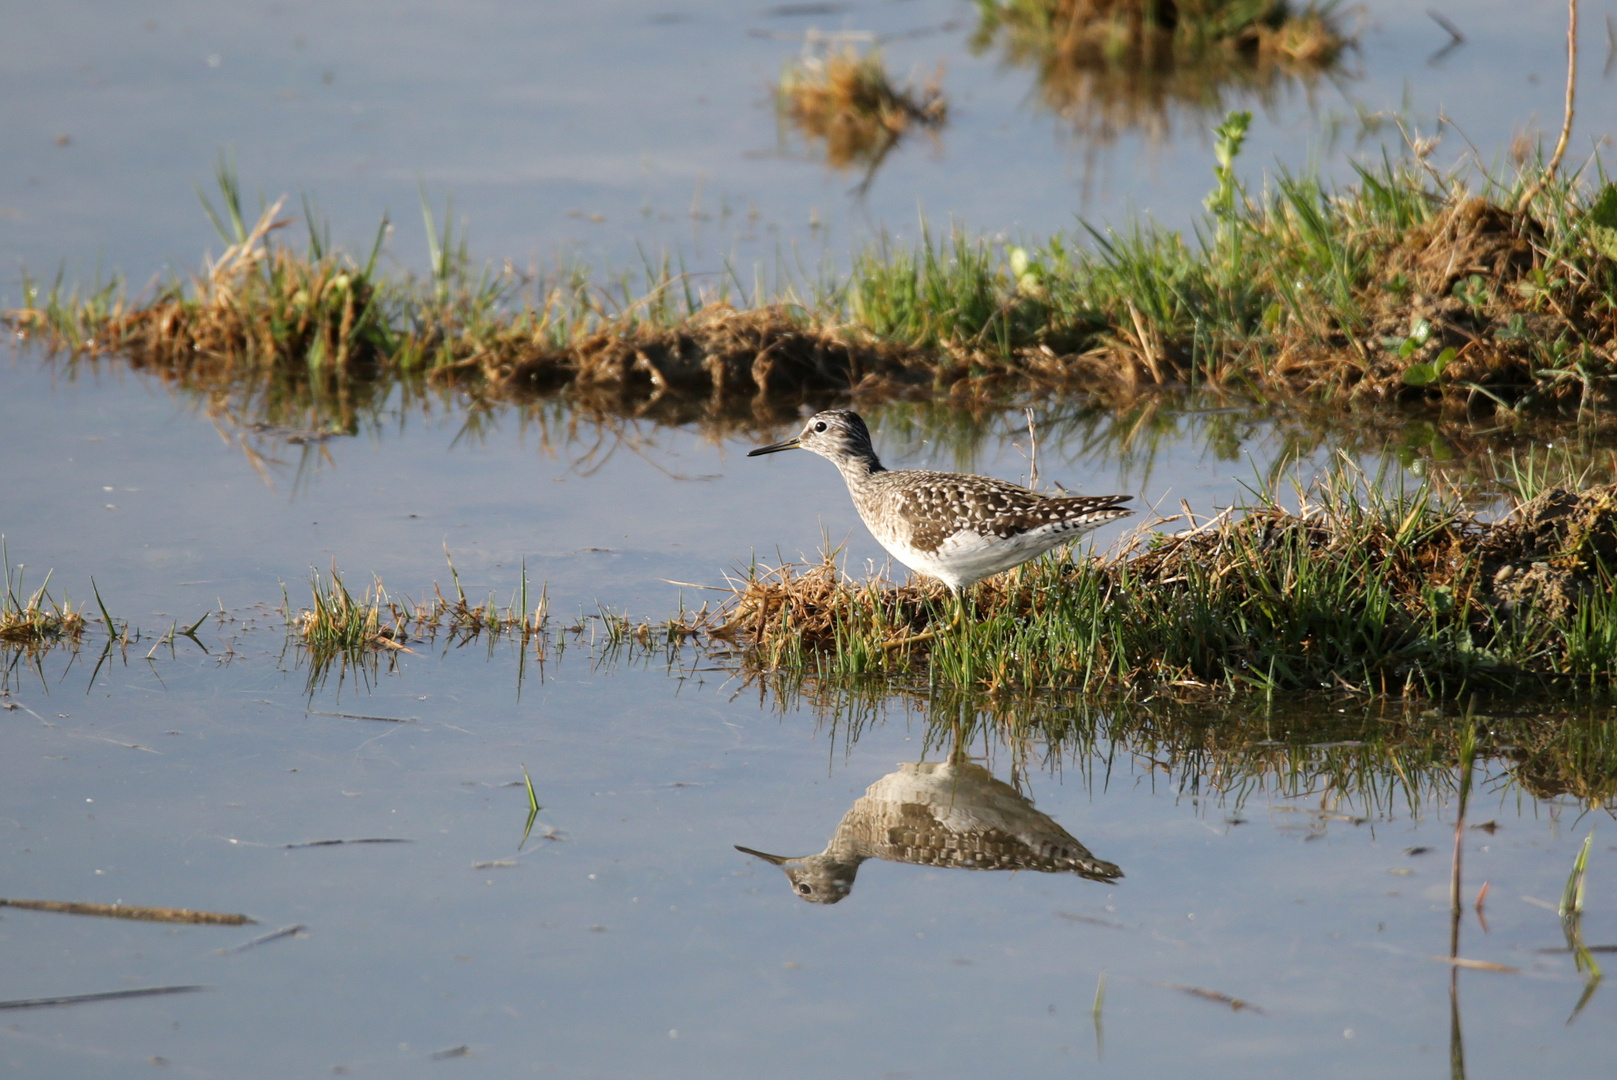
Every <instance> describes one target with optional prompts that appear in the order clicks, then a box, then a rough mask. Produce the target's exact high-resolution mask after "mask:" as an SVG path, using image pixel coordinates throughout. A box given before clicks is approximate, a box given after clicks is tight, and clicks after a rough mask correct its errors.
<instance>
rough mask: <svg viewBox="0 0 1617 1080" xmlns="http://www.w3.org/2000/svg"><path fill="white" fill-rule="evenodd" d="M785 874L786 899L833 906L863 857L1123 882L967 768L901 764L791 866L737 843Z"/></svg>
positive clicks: (975, 768) (1014, 795) (981, 772)
mask: <svg viewBox="0 0 1617 1080" xmlns="http://www.w3.org/2000/svg"><path fill="white" fill-rule="evenodd" d="M736 850H737V851H742V852H745V853H747V854H748V855H756V856H758V858H760V859H764V860H766V861H768V862H771V863H774V864H775V865H776V866H778V867H780V868H781V869H782V870H784V871H786V877H787V879H788V880H789V881H791V883H792V891H793V892H795V893H797V895H798V896H801V897H802V898H803V899H804V900H807V901H809V902H810V903H812V904H835V903H836V902H837V901H839V900H841V899H843V898H844V897H846V896H847V895H848V893H849V892H851V891H852V890H853V879H854V876H855V875H856V874H858V873H859V864H860V863H862V862H864V861H865V860H866V859H886V860H888V861H889V862H900V863H916V864H919V865H921V866H936V867H948V868H956V869H962V870H1037V871H1040V872H1042V873H1046V874H1059V873H1073V874H1077V875H1078V876H1079V877H1084V878H1089V879H1091V880H1092V881H1105V882H1114V881H1116V880H1117V879H1118V878H1120V877H1122V876H1123V871H1122V870H1119V869H1118V868H1117V866H1116V865H1115V864H1113V863H1109V862H1107V861H1106V860H1104V859H1097V858H1096V857H1095V856H1094V855H1092V854H1090V851H1089V849H1088V848H1086V847H1084V845H1083V844H1081V843H1079V842H1078V841H1077V840H1076V839H1075V838H1074V837H1073V836H1072V834H1071V833H1069V832H1067V830H1066V829H1063V828H1062V827H1061V826H1060V825H1059V824H1057V823H1056V822H1055V821H1054V820H1052V819H1051V818H1049V817H1047V816H1046V815H1045V814H1043V813H1041V812H1039V811H1038V810H1036V809H1034V807H1033V803H1032V801H1031V800H1030V799H1028V798H1027V797H1026V796H1024V795H1023V794H1022V793H1021V792H1019V791H1017V790H1016V789H1015V788H1013V787H1011V785H1009V784H1007V783H1005V782H1004V781H1002V780H996V779H995V778H994V776H993V774H992V773H990V772H989V771H988V770H987V769H985V768H983V767H982V766H981V765H977V764H975V763H973V762H970V761H964V760H959V761H957V760H953V759H951V760H950V761H947V762H937V761H934V762H922V763H912V764H904V765H900V766H899V767H898V771H897V772H895V773H892V774H890V775H888V776H884V777H882V778H881V779H880V780H878V781H876V782H875V783H874V784H871V785H870V788H869V790H867V791H866V792H865V794H864V797H863V798H861V799H859V800H858V801H857V802H855V803H854V804H853V806H852V807H851V808H850V809H849V810H848V812H847V813H846V814H844V815H843V816H842V821H841V823H839V824H838V825H837V831H836V834H835V835H834V836H832V837H831V840H830V842H829V843H828V844H826V845H825V850H824V851H822V852H820V853H819V854H818V855H805V856H802V857H799V858H789V857H787V856H784V855H770V854H767V853H766V852H762V851H756V850H754V849H752V848H749V847H742V846H741V845H740V844H737V845H736Z"/></svg>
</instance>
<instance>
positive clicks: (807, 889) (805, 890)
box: [797, 425, 823, 896]
mask: <svg viewBox="0 0 1617 1080" xmlns="http://www.w3.org/2000/svg"><path fill="white" fill-rule="evenodd" d="M822 426H823V425H822ZM797 891H798V892H800V893H802V894H803V895H804V896H807V895H808V894H809V893H811V892H813V891H814V886H812V885H810V884H809V883H808V882H806V881H805V882H803V883H802V884H800V885H798V886H797Z"/></svg>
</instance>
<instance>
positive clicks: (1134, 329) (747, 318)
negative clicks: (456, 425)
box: [5, 114, 1617, 423]
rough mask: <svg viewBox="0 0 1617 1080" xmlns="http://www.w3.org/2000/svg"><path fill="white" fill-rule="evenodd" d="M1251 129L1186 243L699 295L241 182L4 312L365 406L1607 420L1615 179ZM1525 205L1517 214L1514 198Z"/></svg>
mask: <svg viewBox="0 0 1617 1080" xmlns="http://www.w3.org/2000/svg"><path fill="white" fill-rule="evenodd" d="M1245 125H1246V118H1245V117H1244V116H1243V115H1241V114H1232V115H1231V116H1230V117H1229V118H1228V119H1227V120H1226V122H1225V123H1224V124H1223V125H1222V126H1221V127H1220V128H1219V130H1218V137H1217V146H1216V149H1217V160H1218V165H1217V168H1216V170H1215V172H1216V179H1217V184H1216V187H1215V189H1214V190H1213V192H1212V193H1211V194H1210V195H1209V197H1208V200H1207V205H1208V207H1209V209H1208V210H1207V212H1206V214H1205V216H1204V217H1203V219H1202V220H1201V221H1200V222H1199V223H1198V224H1197V225H1196V227H1195V228H1194V229H1193V230H1191V232H1190V233H1189V234H1185V233H1180V232H1177V231H1170V230H1166V229H1163V228H1160V227H1157V226H1155V225H1152V224H1150V223H1149V222H1148V221H1146V220H1144V219H1141V220H1137V221H1135V222H1133V223H1131V224H1129V225H1127V226H1125V227H1123V228H1121V229H1119V230H1115V231H1110V232H1105V233H1103V232H1100V231H1097V230H1093V229H1091V230H1089V231H1088V232H1087V233H1086V234H1085V235H1082V236H1071V235H1057V236H1053V237H1050V238H1049V239H1047V240H1045V241H1043V242H1042V243H1027V244H1014V243H1013V244H1004V245H996V244H993V243H990V242H988V241H986V240H982V239H976V238H973V237H971V236H969V235H968V234H966V233H965V232H963V231H958V230H957V231H955V232H954V233H952V234H950V235H948V236H935V235H933V234H932V233H931V232H929V231H927V230H925V229H923V235H922V239H921V241H920V242H919V244H918V245H916V246H913V247H899V246H897V245H882V246H880V247H877V248H874V249H871V250H869V251H867V252H865V253H864V254H863V255H861V256H859V257H858V258H857V259H855V261H854V263H853V265H852V267H851V268H850V270H849V271H848V272H847V273H846V275H844V276H842V277H839V278H825V279H822V280H819V281H813V282H796V283H793V282H788V281H781V282H777V284H775V285H774V286H766V285H764V284H761V283H760V284H758V285H756V286H754V287H753V288H752V289H751V290H750V291H749V290H748V289H746V288H744V287H742V286H740V284H739V282H738V281H737V280H732V281H731V282H728V283H726V284H721V285H719V286H716V287H712V288H699V287H698V286H697V285H696V283H695V282H694V281H693V280H692V279H691V278H690V277H688V276H687V275H685V274H683V273H682V272H680V270H679V269H678V268H677V267H675V266H674V265H672V264H671V263H670V262H668V261H666V260H665V261H664V262H663V263H662V264H660V265H650V264H648V265H647V266H646V267H645V269H644V272H643V274H642V275H640V276H639V277H638V279H634V278H631V276H627V275H626V276H622V277H619V278H618V279H616V280H615V281H611V282H601V281H598V280H595V279H593V278H592V277H591V276H590V275H589V274H588V273H587V272H586V271H584V270H583V269H582V268H575V269H573V270H570V271H567V272H565V273H562V274H560V275H558V276H553V277H551V278H548V279H543V280H536V279H532V278H530V277H528V276H526V275H522V274H518V273H516V272H515V271H514V270H511V269H510V268H509V267H508V268H507V269H506V270H505V271H498V272H497V271H494V270H490V269H484V270H481V271H479V270H477V269H476V268H474V267H472V266H471V265H470V264H469V260H468V258H467V256H466V249H465V245H464V241H463V240H462V239H461V238H458V237H456V236H455V235H453V233H452V232H451V231H450V230H449V229H448V227H447V226H446V227H445V228H444V229H442V230H437V231H434V229H433V228H432V222H433V217H432V214H431V213H430V212H428V213H427V218H428V224H429V233H431V234H432V236H433V244H432V251H431V253H430V254H431V265H432V274H431V277H430V278H429V279H425V280H423V279H416V278H402V279H401V278H390V277H387V276H386V275H384V274H383V273H382V271H381V270H380V269H379V254H380V251H381V246H382V243H383V240H384V237H385V232H386V223H385V222H384V223H383V229H382V230H379V232H378V235H377V242H376V246H375V248H373V250H372V251H371V252H370V253H369V254H368V256H367V257H366V258H365V259H364V260H363V261H361V260H357V259H354V258H351V257H349V256H348V255H346V254H344V253H342V252H340V251H336V250H334V249H332V248H331V247H330V245H329V242H328V240H327V239H326V231H325V227H324V226H323V225H322V224H321V223H320V222H318V221H317V220H314V219H313V216H312V213H311V212H310V211H309V210H308V209H307V208H305V212H304V215H303V216H304V218H305V223H306V224H307V225H308V240H307V243H306V244H305V245H303V246H302V247H301V248H298V247H294V246H293V245H291V244H288V243H283V242H280V241H279V240H277V234H278V233H279V231H280V230H281V229H282V228H283V227H284V226H286V225H288V224H289V223H290V222H291V220H292V219H291V217H283V216H282V214H281V211H282V209H283V208H284V202H283V203H277V204H275V205H274V206H272V207H269V208H268V209H267V210H266V211H265V212H264V213H263V214H262V215H261V216H260V217H259V218H258V219H257V221H256V223H254V222H253V219H252V218H251V217H250V216H244V211H243V208H242V205H241V198H240V193H239V190H238V187H237V185H236V182H235V180H234V178H233V177H232V176H231V175H230V174H229V172H228V171H227V170H221V176H220V183H221V191H222V201H221V206H220V207H218V208H213V207H210V213H212V214H213V216H214V217H215V219H216V220H217V221H218V223H219V224H220V226H221V232H222V234H223V235H224V236H225V238H226V239H227V241H228V242H229V244H230V246H229V247H228V249H227V250H226V251H225V253H224V254H223V255H222V256H221V257H220V258H219V259H217V260H216V261H212V262H210V263H208V265H207V266H206V267H205V268H204V269H203V271H201V272H200V273H198V274H197V275H195V276H194V277H192V278H190V279H188V280H171V281H168V282H167V283H164V284H162V285H160V286H158V287H157V288H156V289H155V290H154V291H153V292H152V293H151V294H150V295H148V296H143V297H138V298H134V297H130V296H128V295H127V293H126V292H125V290H124V288H123V286H122V284H121V283H119V282H113V283H111V284H109V285H106V286H104V287H101V288H97V289H91V290H88V291H86V290H73V289H70V288H67V287H65V286H64V285H63V284H62V283H61V282H58V283H56V285H55V286H54V287H50V288H47V287H44V286H42V285H40V284H39V283H37V282H36V283H29V285H28V286H27V290H26V294H25V302H24V305H23V306H22V307H21V308H20V309H17V310H13V311H10V312H8V313H7V314H6V316H5V318H6V321H7V324H8V325H9V326H11V327H12V328H14V329H15V330H16V331H17V332H19V333H20V334H22V335H24V336H27V337H32V338H34V339H37V340H40V341H42V342H43V343H45V344H46V345H47V346H48V347H49V348H52V349H55V350H58V351H60V352H63V353H69V354H77V355H84V354H99V355H111V356H117V357H121V358H124V359H126V360H127V362H128V363H129V364H131V365H132V366H134V367H136V368H139V369H142V370H148V371H155V372H157V373H159V374H162V375H163V376H164V377H168V378H177V379H182V380H185V381H187V382H190V383H193V384H209V385H214V386H217V387H219V388H221V391H223V390H224V389H225V388H230V387H239V386H240V385H241V382H242V380H243V379H244V378H245V379H256V380H259V381H260V382H262V383H263V384H265V385H266V386H269V387H272V388H273V389H272V390H271V391H266V392H272V393H275V394H279V395H288V394H291V395H296V394H305V395H309V394H312V395H315V396H323V397H327V398H333V399H345V398H355V397H361V398H362V397H364V396H366V395H367V394H369V393H372V392H373V391H371V390H369V389H368V387H371V386H373V385H374V384H375V383H376V382H377V380H378V379H396V378H400V377H404V378H410V379H425V380H431V381H436V382H441V383H445V384H448V385H452V386H455V387H458V388H460V389H461V390H462V391H463V392H465V393H468V394H470V395H472V396H474V397H476V398H479V399H503V400H520V399H524V398H531V397H532V396H534V395H536V394H545V393H552V392H555V391H556V390H557V389H558V388H566V389H567V390H568V391H569V392H570V393H575V394H577V395H579V396H580V397H581V399H583V400H584V401H585V402H586V403H588V404H590V405H592V406H594V407H598V408H606V409H609V410H611V411H615V412H619V413H621V414H635V415H643V414H646V413H647V412H651V413H655V412H656V411H657V410H658V409H659V408H667V407H668V406H669V403H671V402H687V403H689V402H701V403H705V407H706V408H707V409H708V410H709V411H712V412H719V413H722V412H726V411H728V412H730V413H735V412H737V411H747V412H751V413H752V414H754V415H761V416H764V417H777V418H778V417H783V416H786V415H789V414H790V413H792V412H793V411H794V410H795V409H796V407H797V406H798V405H799V404H801V403H802V402H804V401H806V400H810V399H813V400H818V401H823V400H825V399H826V398H827V397H837V396H843V397H846V396H850V395H851V396H856V397H858V398H860V399H861V400H865V401H870V400H879V399H880V398H882V397H891V396H895V395H905V396H916V395H920V396H928V395H940V394H941V395H945V396H947V397H948V398H950V399H951V400H954V401H957V402H982V401H986V400H1004V399H1006V398H1016V399H1020V400H1030V399H1036V398H1039V397H1048V396H1052V395H1061V394H1070V393H1080V392H1082V393H1087V394H1091V395H1096V396H1100V397H1102V398H1105V399H1107V400H1113V401H1116V400H1126V399H1128V398H1130V397H1132V396H1135V395H1138V394H1140V393H1142V392H1145V391H1148V390H1156V389H1159V388H1168V387H1178V388H1199V389H1205V390H1210V391H1213V392H1220V393H1225V394H1229V395H1233V396H1238V397H1243V398H1246V399H1249V400H1250V399H1267V400H1278V401H1289V402H1297V403H1306V404H1310V405H1313V406H1322V405H1323V406H1329V407H1332V408H1339V409H1341V408H1345V409H1357V410H1360V411H1363V412H1367V413H1370V412H1385V411H1387V410H1390V409H1394V408H1396V409H1401V410H1407V409H1415V410H1417V411H1424V412H1426V413H1429V414H1431V415H1432V416H1433V417H1435V418H1437V419H1439V420H1440V421H1441V420H1448V421H1454V420H1460V419H1471V420H1474V419H1476V418H1478V417H1485V418H1490V419H1492V418H1504V419H1506V420H1512V421H1514V420H1518V419H1520V418H1522V417H1524V416H1549V417H1555V418H1561V419H1576V420H1578V421H1579V422H1585V423H1586V422H1588V421H1589V420H1591V419H1592V418H1599V417H1600V416H1601V415H1602V410H1604V409H1605V408H1606V407H1607V406H1608V405H1609V404H1610V402H1611V400H1612V396H1613V387H1614V385H1617V381H1614V380H1617V361H1614V360H1613V356H1614V355H1617V260H1614V256H1617V185H1611V184H1606V185H1602V186H1595V185H1590V184H1585V183H1581V182H1578V181H1576V180H1567V179H1565V178H1562V177H1557V176H1552V175H1549V174H1547V173H1546V172H1545V171H1544V170H1543V169H1542V168H1538V167H1533V168H1526V169H1523V170H1522V171H1521V172H1519V173H1518V174H1516V175H1514V176H1512V177H1509V178H1503V179H1490V178H1487V177H1480V178H1479V177H1478V176H1477V175H1476V174H1466V176H1469V179H1467V178H1466V177H1464V176H1461V175H1458V174H1456V175H1450V176H1442V175H1438V174H1437V173H1436V172H1435V171H1434V170H1432V169H1431V168H1430V167H1429V165H1428V164H1427V162H1426V161H1425V160H1424V159H1422V158H1420V157H1414V158H1411V159H1408V160H1403V161H1383V162H1381V163H1379V164H1376V165H1373V166H1364V167H1361V168H1360V170H1359V182H1358V183H1357V184H1355V185H1353V186H1350V187H1348V188H1346V189H1343V190H1330V189H1327V188H1326V187H1324V186H1323V185H1322V184H1321V183H1319V182H1318V181H1316V180H1314V179H1311V178H1309V177H1306V176H1291V175H1285V174H1282V175H1280V176H1277V177H1272V178H1270V179H1268V180H1267V181H1266V182H1265V185H1264V188H1263V190H1262V191H1259V192H1252V191H1249V190H1248V189H1247V188H1246V187H1245V186H1244V185H1243V184H1242V183H1241V181H1240V180H1239V179H1238V177H1237V175H1236V172H1235V160H1236V157H1237V154H1238V153H1239V150H1240V145H1241V142H1242V140H1243V138H1244V134H1245ZM1518 207H1520V208H1519V209H1518Z"/></svg>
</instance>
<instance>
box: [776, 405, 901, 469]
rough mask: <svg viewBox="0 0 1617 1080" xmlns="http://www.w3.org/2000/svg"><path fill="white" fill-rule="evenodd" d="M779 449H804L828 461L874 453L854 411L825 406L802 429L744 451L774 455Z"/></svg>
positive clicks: (864, 456)
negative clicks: (754, 448) (791, 435)
mask: <svg viewBox="0 0 1617 1080" xmlns="http://www.w3.org/2000/svg"><path fill="white" fill-rule="evenodd" d="M782 450H808V451H811V452H813V453H816V454H819V455H820V456H821V457H823V458H828V459H829V460H831V461H843V460H848V459H852V458H861V457H863V458H870V459H874V458H875V456H876V452H875V450H874V448H872V446H871V445H870V429H869V428H867V427H865V422H864V420H863V419H861V418H860V416H859V414H858V413H856V412H850V411H848V410H847V409H827V410H826V411H825V412H819V413H815V414H814V415H813V416H811V417H809V418H808V421H807V422H806V423H805V424H804V425H803V430H802V431H800V432H798V433H797V434H796V435H794V436H793V437H791V438H790V439H787V440H786V441H785V442H778V443H775V444H774V445H772V446H760V447H759V448H758V449H756V450H753V451H751V452H750V453H748V454H747V456H748V457H757V456H759V455H760V454H777V453H779V452H780V451H782Z"/></svg>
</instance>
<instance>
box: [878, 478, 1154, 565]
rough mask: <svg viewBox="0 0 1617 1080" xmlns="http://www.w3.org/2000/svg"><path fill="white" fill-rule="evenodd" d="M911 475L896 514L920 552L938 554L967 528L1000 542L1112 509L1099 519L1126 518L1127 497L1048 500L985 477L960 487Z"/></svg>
mask: <svg viewBox="0 0 1617 1080" xmlns="http://www.w3.org/2000/svg"><path fill="white" fill-rule="evenodd" d="M911 475H912V476H914V477H915V480H914V482H912V483H910V484H907V485H906V486H905V488H904V489H903V497H902V498H901V499H900V500H899V502H898V505H897V514H898V517H899V518H900V519H901V520H903V521H905V522H907V523H908V524H909V526H910V544H911V546H912V547H914V548H915V549H916V550H918V551H924V552H934V551H937V550H938V548H939V547H940V546H941V545H942V544H943V542H944V541H945V540H947V539H949V537H951V536H954V535H955V534H957V533H959V532H962V531H963V530H966V529H970V530H972V531H974V532H977V533H979V534H981V535H983V536H988V535H993V536H998V537H1000V538H1001V539H1004V538H1006V537H1010V536H1015V535H1017V534H1019V533H1025V532H1030V531H1032V530H1033V529H1036V528H1038V527H1039V526H1041V525H1048V524H1050V523H1052V522H1057V521H1066V520H1069V519H1073V518H1079V517H1082V516H1083V515H1085V514H1089V513H1097V514H1099V513H1104V512H1105V511H1107V510H1115V513H1112V514H1107V515H1106V516H1104V517H1102V518H1101V519H1100V521H1110V520H1111V519H1112V518H1116V517H1122V516H1124V515H1125V514H1127V513H1129V511H1127V510H1123V509H1120V508H1118V506H1117V504H1118V503H1122V502H1127V501H1128V500H1129V499H1130V498H1132V496H1129V495H1072V496H1063V497H1060V498H1050V497H1047V496H1044V495H1040V494H1038V493H1037V492H1034V491H1029V490H1028V489H1027V488H1024V487H1020V486H1018V485H1016V484H1012V483H1008V482H1006V481H1004V480H994V479H992V478H990V477H986V476H973V477H968V478H966V479H967V480H969V483H965V482H962V478H960V477H958V476H952V475H950V474H948V473H932V474H925V473H917V474H911ZM934 478H935V479H934ZM1100 521H1097V524H1099V523H1100Z"/></svg>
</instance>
